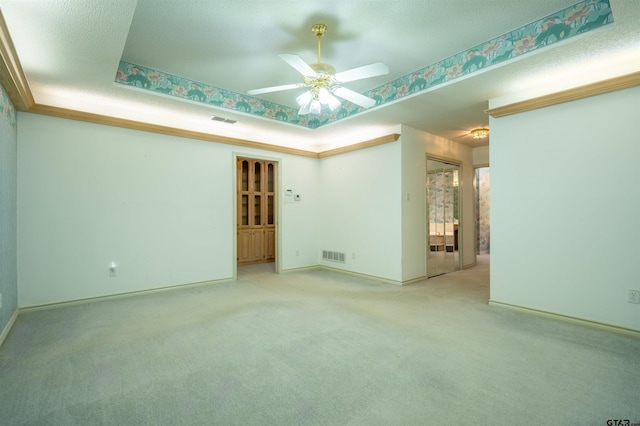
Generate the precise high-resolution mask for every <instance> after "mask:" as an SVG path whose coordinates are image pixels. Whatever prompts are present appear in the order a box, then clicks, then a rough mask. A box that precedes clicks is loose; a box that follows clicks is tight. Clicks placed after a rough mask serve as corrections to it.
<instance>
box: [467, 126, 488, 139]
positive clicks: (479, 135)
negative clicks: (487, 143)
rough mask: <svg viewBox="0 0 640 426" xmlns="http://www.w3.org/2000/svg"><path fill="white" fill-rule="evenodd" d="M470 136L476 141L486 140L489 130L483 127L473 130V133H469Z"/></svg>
mask: <svg viewBox="0 0 640 426" xmlns="http://www.w3.org/2000/svg"><path fill="white" fill-rule="evenodd" d="M469 134H470V135H471V136H473V138H474V139H484V138H486V137H487V136H489V129H487V128H486V127H483V128H481V129H473V130H472V131H471V132H469Z"/></svg>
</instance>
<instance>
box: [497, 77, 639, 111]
mask: <svg viewBox="0 0 640 426" xmlns="http://www.w3.org/2000/svg"><path fill="white" fill-rule="evenodd" d="M638 85H640V72H636V73H632V74H627V75H623V76H620V77H615V78H610V79H608V80H603V81H598V82H596V83H591V84H587V85H584V86H580V87H575V88H573V89H568V90H563V91H561V92H556V93H551V94H549V95H544V96H539V97H537V98H533V99H527V100H525V101H520V102H515V103H512V104H508V105H504V106H500V107H496V108H491V109H488V110H486V111H485V112H486V113H487V114H489V115H490V116H491V117H493V118H500V117H505V116H507V115H512V114H519V113H521V112H525V111H531V110H534V109H538V108H545V107H548V106H552V105H557V104H561V103H565V102H571V101H576V100H578V99H584V98H588V97H590V96H596V95H602V94H604V93H609V92H615V91H616V90H622V89H628V88H630V87H634V86H638Z"/></svg>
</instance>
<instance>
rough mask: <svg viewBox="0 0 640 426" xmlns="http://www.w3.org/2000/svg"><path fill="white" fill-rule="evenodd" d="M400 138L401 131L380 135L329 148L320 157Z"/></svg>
mask: <svg viewBox="0 0 640 426" xmlns="http://www.w3.org/2000/svg"><path fill="white" fill-rule="evenodd" d="M398 139H400V133H392V134H390V135H385V136H380V137H378V138H375V139H370V140H368V141H364V142H360V143H356V144H353V145H347V146H343V147H340V148H335V149H329V150H327V151H322V152H319V153H318V157H319V158H325V157H330V156H332V155H338V154H344V153H345V152H351V151H357V150H359V149H365V148H370V147H372V146H377V145H382V144H385V143H389V142H395V141H397V140H398Z"/></svg>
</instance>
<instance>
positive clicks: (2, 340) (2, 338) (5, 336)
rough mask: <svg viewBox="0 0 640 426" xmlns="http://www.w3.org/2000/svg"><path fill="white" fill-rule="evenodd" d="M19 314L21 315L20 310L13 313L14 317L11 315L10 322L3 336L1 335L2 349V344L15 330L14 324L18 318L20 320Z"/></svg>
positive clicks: (3, 331) (0, 343) (0, 345)
mask: <svg viewBox="0 0 640 426" xmlns="http://www.w3.org/2000/svg"><path fill="white" fill-rule="evenodd" d="M18 313H19V310H18V309H16V310H15V311H13V315H11V318H10V319H9V322H8V323H7V325H6V326H5V327H4V330H2V334H0V347H2V344H3V343H4V339H6V338H7V336H8V335H9V333H10V332H11V329H12V328H13V324H14V323H15V322H16V318H18Z"/></svg>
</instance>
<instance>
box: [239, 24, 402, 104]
mask: <svg viewBox="0 0 640 426" xmlns="http://www.w3.org/2000/svg"><path fill="white" fill-rule="evenodd" d="M311 31H312V32H313V33H314V34H315V36H316V38H317V41H318V62H316V63H315V64H310V65H309V64H307V63H306V62H305V61H303V60H302V58H300V57H299V56H298V55H295V54H292V53H283V54H280V55H278V56H280V58H281V59H282V60H284V61H285V62H287V63H288V64H289V65H291V66H292V67H293V68H294V69H295V70H296V71H298V72H299V73H300V74H302V83H293V84H285V85H281V86H273V87H265V88H262V89H253V90H249V91H248V92H247V93H248V94H250V95H258V94H262V93H271V92H277V91H281V90H290V89H297V88H301V87H306V88H308V89H307V91H306V92H304V93H302V94H300V95H299V96H298V97H296V102H297V104H298V106H299V107H300V109H299V110H298V115H306V114H320V112H321V111H322V109H323V108H326V109H329V110H330V111H335V110H336V109H337V108H339V107H340V105H342V103H341V102H340V99H338V98H341V99H344V100H346V101H349V102H351V103H354V104H356V105H358V106H361V107H362V108H371V107H372V106H374V105H375V104H376V101H375V100H373V99H371V98H369V97H367V96H364V95H362V94H360V93H358V92H355V91H353V90H351V89H347V88H345V87H342V83H347V82H349V81H354V80H360V79H364V78H369V77H376V76H380V75H385V74H388V73H389V67H387V66H386V65H385V64H383V63H382V62H376V63H374V64H370V65H365V66H362V67H359V68H353V69H351V70H347V71H343V72H340V73H336V69H335V68H334V67H333V66H332V65H330V64H325V63H323V62H322V60H321V56H320V53H321V46H320V39H321V38H322V36H323V35H324V34H325V32H326V31H327V26H326V25H324V24H315V25H314V26H312V27H311Z"/></svg>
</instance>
